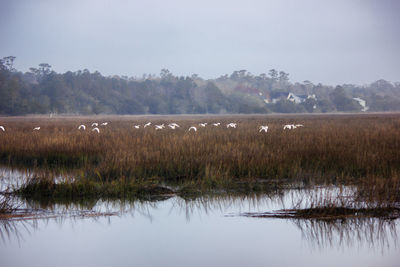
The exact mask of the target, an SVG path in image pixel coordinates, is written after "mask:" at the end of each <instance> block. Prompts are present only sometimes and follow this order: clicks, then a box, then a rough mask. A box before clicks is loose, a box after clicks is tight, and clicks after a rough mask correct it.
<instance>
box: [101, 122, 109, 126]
mask: <svg viewBox="0 0 400 267" xmlns="http://www.w3.org/2000/svg"><path fill="white" fill-rule="evenodd" d="M107 124H108V122H103V123H102V124H100V126H107Z"/></svg>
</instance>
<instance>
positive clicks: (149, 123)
mask: <svg viewBox="0 0 400 267" xmlns="http://www.w3.org/2000/svg"><path fill="white" fill-rule="evenodd" d="M150 125H151V122H148V123H146V124H145V125H144V127H143V128H146V127H147V126H150Z"/></svg>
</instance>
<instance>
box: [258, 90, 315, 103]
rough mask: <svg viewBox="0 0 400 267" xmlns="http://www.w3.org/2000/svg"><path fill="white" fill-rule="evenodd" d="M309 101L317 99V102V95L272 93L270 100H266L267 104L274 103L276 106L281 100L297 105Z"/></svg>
mask: <svg viewBox="0 0 400 267" xmlns="http://www.w3.org/2000/svg"><path fill="white" fill-rule="evenodd" d="M307 99H315V100H317V97H316V96H315V94H312V95H296V94H294V93H292V92H271V93H270V99H264V102H265V103H267V104H268V103H273V104H275V103H276V102H278V101H280V100H288V101H291V102H293V103H296V104H300V103H303V102H305V101H306V100H307Z"/></svg>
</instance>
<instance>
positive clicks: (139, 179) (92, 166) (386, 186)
mask: <svg viewBox="0 0 400 267" xmlns="http://www.w3.org/2000/svg"><path fill="white" fill-rule="evenodd" d="M95 121H96V122H102V121H108V122H109V124H108V125H105V126H100V132H99V133H97V132H93V131H91V130H90V129H91V128H90V125H91V124H92V122H95ZM147 122H152V123H153V124H152V125H151V127H147V128H143V125H144V124H145V123H147ZM171 122H176V123H177V124H179V125H180V127H179V128H177V129H175V130H172V129H169V128H168V127H167V128H165V129H162V130H155V128H154V125H155V124H163V123H164V124H168V123H171ZM202 122H207V123H208V125H207V127H198V131H196V132H193V131H190V132H189V131H188V128H189V127H191V126H193V125H195V126H198V125H199V123H202ZM216 122H220V123H221V126H218V127H217V126H213V125H212V123H216ZM232 122H234V123H237V125H238V126H237V128H227V127H225V125H226V124H228V123H232ZM1 123H2V125H5V126H6V131H4V132H1V133H0V161H1V164H3V165H5V166H8V167H10V168H16V169H22V170H24V169H29V170H31V171H32V172H33V173H34V175H31V176H30V177H29V179H26V181H24V183H23V184H22V185H21V186H19V187H18V188H14V189H13V194H16V195H19V196H21V197H23V198H25V199H37V200H40V199H41V200H43V199H48V200H57V201H74V200H76V199H93V200H98V199H110V200H113V199H114V200H115V199H152V198H168V197H170V196H173V195H178V196H181V197H183V198H196V197H198V196H200V195H203V194H222V193H234V194H251V193H267V192H271V191H274V190H275V191H276V190H285V189H290V188H306V187H312V186H315V185H324V186H327V185H332V184H333V185H336V186H353V187H354V190H353V191H352V192H353V193H352V196H351V201H352V202H351V203H354V202H358V203H360V202H363V203H370V204H371V206H368V208H371V209H372V210H374V209H375V208H398V206H399V200H400V193H399V192H400V190H399V188H400V117H399V115H398V114H369V115H308V116H305V115H297V116H293V115H291V116H283V115H279V116H158V117H152V116H149V117H132V116H125V117H121V116H120V117H104V118H102V117H59V118H44V117H19V118H2V120H1ZM292 123H295V124H303V125H304V127H298V128H296V129H293V130H284V129H283V126H284V125H286V124H292ZM81 124H84V125H86V126H87V127H88V129H86V130H82V129H81V130H78V126H79V125H81ZM134 125H142V127H141V128H139V129H136V128H134V127H133V126H134ZM261 125H268V126H269V128H268V132H267V133H265V132H259V131H258V128H259V126H261ZM37 126H40V127H41V130H40V131H32V129H33V128H34V127H37ZM347 198H349V197H348V196H347ZM321 203H323V204H322V205H316V203H311V204H312V205H313V207H316V206H318V208H324V207H328V206H329V207H330V208H332V207H334V208H339V209H338V210H340V209H342V211H346V212H345V213H347V212H348V211H350V210H351V209H352V208H354V207H350V206H349V205H347V204H346V206H345V205H344V204H343V203H344V202H343V201H342V200H341V199H340V200H339V201H338V200H337V199H335V200H334V201H331V202H329V203H328V202H326V201H325V202H319V204H321ZM346 203H350V202H349V201H347V202H346ZM363 208H365V207H363ZM344 209H345V210H344ZM311 211H313V212H314V211H318V210H308V211H307V212H308V213H307V214H311V213H310V212H311ZM358 212H360V211H358ZM396 214H398V213H396Z"/></svg>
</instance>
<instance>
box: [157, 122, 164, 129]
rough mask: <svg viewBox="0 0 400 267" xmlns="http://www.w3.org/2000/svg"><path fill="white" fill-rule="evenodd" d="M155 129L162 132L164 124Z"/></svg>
mask: <svg viewBox="0 0 400 267" xmlns="http://www.w3.org/2000/svg"><path fill="white" fill-rule="evenodd" d="M155 127H156V130H162V129H164V128H165V126H164V123H163V124H161V125H156V126H155Z"/></svg>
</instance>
